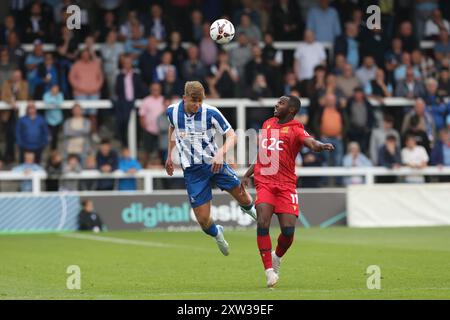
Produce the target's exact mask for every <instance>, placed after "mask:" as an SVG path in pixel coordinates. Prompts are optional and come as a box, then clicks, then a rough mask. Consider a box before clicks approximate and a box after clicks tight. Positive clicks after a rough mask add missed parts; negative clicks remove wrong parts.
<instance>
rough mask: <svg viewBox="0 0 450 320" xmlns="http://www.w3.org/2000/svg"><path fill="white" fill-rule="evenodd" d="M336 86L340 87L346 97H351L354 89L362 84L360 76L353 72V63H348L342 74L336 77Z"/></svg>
mask: <svg viewBox="0 0 450 320" xmlns="http://www.w3.org/2000/svg"><path fill="white" fill-rule="evenodd" d="M336 86H337V88H338V89H340V90H341V91H342V93H343V95H344V97H345V98H350V96H352V95H353V91H354V90H355V89H356V88H357V87H360V86H361V83H360V82H359V80H358V78H356V77H355V75H354V74H353V67H352V65H351V64H349V63H346V64H345V65H344V70H343V73H342V75H339V76H337V77H336Z"/></svg>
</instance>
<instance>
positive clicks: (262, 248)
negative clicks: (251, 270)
mask: <svg viewBox="0 0 450 320" xmlns="http://www.w3.org/2000/svg"><path fill="white" fill-rule="evenodd" d="M256 241H257V242H258V248H259V253H260V254H261V259H262V262H263V264H264V269H266V270H267V269H269V268H272V241H271V240H270V235H269V234H267V235H258V236H257V238H256Z"/></svg>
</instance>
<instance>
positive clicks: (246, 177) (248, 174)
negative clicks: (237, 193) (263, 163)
mask: <svg viewBox="0 0 450 320" xmlns="http://www.w3.org/2000/svg"><path fill="white" fill-rule="evenodd" d="M254 171H255V164H252V165H251V166H250V167H249V168H248V170H247V172H246V173H245V175H244V177H243V178H242V180H241V184H240V186H239V187H240V188H241V193H242V192H245V188H247V187H248V185H249V184H250V177H251V176H252V175H253V172H254Z"/></svg>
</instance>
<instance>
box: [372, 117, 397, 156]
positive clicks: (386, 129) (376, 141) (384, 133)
mask: <svg viewBox="0 0 450 320" xmlns="http://www.w3.org/2000/svg"><path fill="white" fill-rule="evenodd" d="M388 136H393V137H394V138H395V140H396V141H397V145H398V147H400V135H399V134H398V131H397V130H395V129H394V118H393V117H392V115H390V114H385V115H384V117H383V124H382V126H381V127H380V128H376V129H374V130H373V131H372V134H371V135H370V143H369V155H370V159H371V160H372V162H373V163H379V161H378V160H379V159H378V154H379V150H380V148H381V146H382V145H383V144H384V143H385V141H386V137H388Z"/></svg>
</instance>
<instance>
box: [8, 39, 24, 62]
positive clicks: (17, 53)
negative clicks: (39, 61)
mask: <svg viewBox="0 0 450 320" xmlns="http://www.w3.org/2000/svg"><path fill="white" fill-rule="evenodd" d="M7 49H8V52H9V58H10V59H11V62H12V63H14V64H15V65H16V66H18V67H19V68H22V66H23V65H24V61H25V50H23V49H22V45H21V44H20V41H19V36H18V34H17V32H11V33H10V34H9V36H8V46H7Z"/></svg>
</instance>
